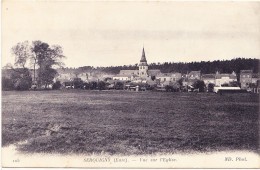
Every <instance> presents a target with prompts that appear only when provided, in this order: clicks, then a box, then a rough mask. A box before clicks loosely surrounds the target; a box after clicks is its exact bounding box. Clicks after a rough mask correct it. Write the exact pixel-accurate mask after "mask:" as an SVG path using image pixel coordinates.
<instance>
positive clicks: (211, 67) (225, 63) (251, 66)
mask: <svg viewBox="0 0 260 170" xmlns="http://www.w3.org/2000/svg"><path fill="white" fill-rule="evenodd" d="M259 62H260V60H259V59H255V58H253V59H252V58H236V59H232V60H215V61H201V62H187V63H184V62H178V63H175V62H165V63H151V64H149V69H158V70H161V72H163V73H171V72H179V73H182V74H187V73H189V72H191V71H199V70H200V71H201V73H202V74H214V73H216V72H217V71H219V72H220V73H232V71H235V72H236V73H237V74H239V73H240V70H253V72H254V73H258V69H259ZM80 69H82V70H86V71H89V70H98V71H101V72H106V73H111V74H118V73H119V72H120V70H136V69H138V64H135V65H124V66H109V67H96V68H94V67H91V66H84V67H80Z"/></svg>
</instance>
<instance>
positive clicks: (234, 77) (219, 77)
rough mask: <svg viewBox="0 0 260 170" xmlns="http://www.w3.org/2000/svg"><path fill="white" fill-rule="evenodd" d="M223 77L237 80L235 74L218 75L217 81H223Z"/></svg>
mask: <svg viewBox="0 0 260 170" xmlns="http://www.w3.org/2000/svg"><path fill="white" fill-rule="evenodd" d="M222 77H229V78H230V79H236V78H237V76H236V75H235V74H216V79H221V78H222Z"/></svg>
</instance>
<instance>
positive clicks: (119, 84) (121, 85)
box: [115, 81, 124, 90]
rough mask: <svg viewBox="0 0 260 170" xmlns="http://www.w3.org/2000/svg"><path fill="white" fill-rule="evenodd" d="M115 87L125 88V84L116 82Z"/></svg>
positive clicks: (117, 88) (118, 88)
mask: <svg viewBox="0 0 260 170" xmlns="http://www.w3.org/2000/svg"><path fill="white" fill-rule="evenodd" d="M115 89H116V90H123V89H124V84H123V83H122V82H119V81H118V82H116V85H115Z"/></svg>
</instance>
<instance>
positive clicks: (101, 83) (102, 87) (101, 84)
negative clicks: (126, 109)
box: [97, 81, 106, 90]
mask: <svg viewBox="0 0 260 170" xmlns="http://www.w3.org/2000/svg"><path fill="white" fill-rule="evenodd" d="M97 88H98V90H105V89H106V83H105V82H104V81H99V82H98V83H97Z"/></svg>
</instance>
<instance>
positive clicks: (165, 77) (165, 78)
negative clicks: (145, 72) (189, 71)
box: [156, 73, 181, 85]
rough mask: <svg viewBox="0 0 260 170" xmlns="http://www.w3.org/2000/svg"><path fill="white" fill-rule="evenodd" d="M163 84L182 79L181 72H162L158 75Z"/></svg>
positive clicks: (157, 77) (170, 83)
mask: <svg viewBox="0 0 260 170" xmlns="http://www.w3.org/2000/svg"><path fill="white" fill-rule="evenodd" d="M156 79H157V80H159V82H160V84H162V85H172V84H174V83H176V82H177V81H178V80H180V79H181V73H160V74H158V75H157V76H156Z"/></svg>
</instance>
